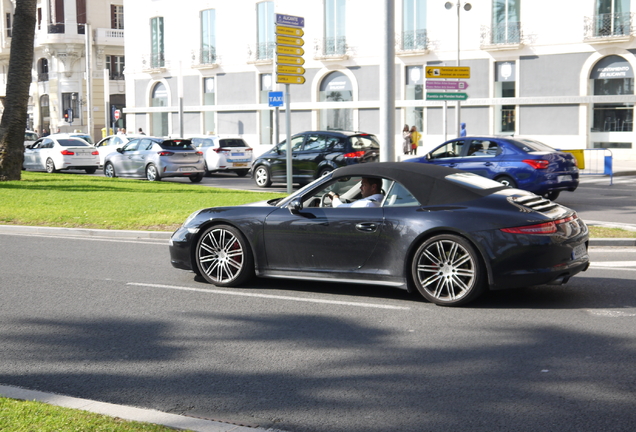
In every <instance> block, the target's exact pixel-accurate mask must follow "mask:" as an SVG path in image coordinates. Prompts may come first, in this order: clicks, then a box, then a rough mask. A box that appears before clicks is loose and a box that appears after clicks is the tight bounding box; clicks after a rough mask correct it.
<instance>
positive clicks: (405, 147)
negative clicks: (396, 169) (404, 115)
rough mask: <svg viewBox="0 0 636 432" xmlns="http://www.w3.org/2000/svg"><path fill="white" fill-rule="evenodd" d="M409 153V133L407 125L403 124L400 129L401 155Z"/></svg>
mask: <svg viewBox="0 0 636 432" xmlns="http://www.w3.org/2000/svg"><path fill="white" fill-rule="evenodd" d="M410 152H411V131H410V130H409V125H407V124H405V125H404V129H402V153H404V154H405V155H407V154H409V153H410Z"/></svg>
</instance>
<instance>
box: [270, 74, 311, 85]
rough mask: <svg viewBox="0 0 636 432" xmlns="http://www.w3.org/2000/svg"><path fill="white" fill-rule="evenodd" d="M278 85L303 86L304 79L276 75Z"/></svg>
mask: <svg viewBox="0 0 636 432" xmlns="http://www.w3.org/2000/svg"><path fill="white" fill-rule="evenodd" d="M276 82H277V83H279V84H305V77H303V76H298V75H276Z"/></svg>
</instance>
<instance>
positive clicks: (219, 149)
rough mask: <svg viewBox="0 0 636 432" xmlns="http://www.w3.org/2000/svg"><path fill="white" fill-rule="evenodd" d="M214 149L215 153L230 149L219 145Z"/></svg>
mask: <svg viewBox="0 0 636 432" xmlns="http://www.w3.org/2000/svg"><path fill="white" fill-rule="evenodd" d="M214 151H215V152H217V153H223V152H228V151H230V149H226V148H225V147H219V148H215V149H214Z"/></svg>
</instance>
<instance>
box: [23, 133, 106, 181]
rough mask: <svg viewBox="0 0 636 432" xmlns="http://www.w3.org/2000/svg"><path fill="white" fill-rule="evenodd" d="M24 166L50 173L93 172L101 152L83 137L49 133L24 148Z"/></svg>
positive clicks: (97, 165)
mask: <svg viewBox="0 0 636 432" xmlns="http://www.w3.org/2000/svg"><path fill="white" fill-rule="evenodd" d="M22 167H23V168H24V169H28V170H46V172H48V173H53V172H57V171H60V170H69V169H76V170H84V171H86V172H87V173H88V174H93V173H94V172H95V171H97V168H98V167H99V154H98V153H97V149H96V148H95V147H94V146H92V145H90V144H88V143H87V142H86V141H84V140H83V139H79V138H72V137H61V136H60V135H49V136H47V137H43V138H40V139H38V140H37V141H35V142H34V143H33V144H32V145H29V146H27V147H26V148H25V149H24V163H23V165H22Z"/></svg>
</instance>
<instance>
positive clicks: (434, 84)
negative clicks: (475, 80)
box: [426, 80, 468, 90]
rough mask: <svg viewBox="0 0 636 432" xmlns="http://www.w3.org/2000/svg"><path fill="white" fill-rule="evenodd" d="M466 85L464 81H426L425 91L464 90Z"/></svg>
mask: <svg viewBox="0 0 636 432" xmlns="http://www.w3.org/2000/svg"><path fill="white" fill-rule="evenodd" d="M467 88H468V83H467V82H466V81H438V80H427V81H426V89H427V90H466V89H467Z"/></svg>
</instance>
